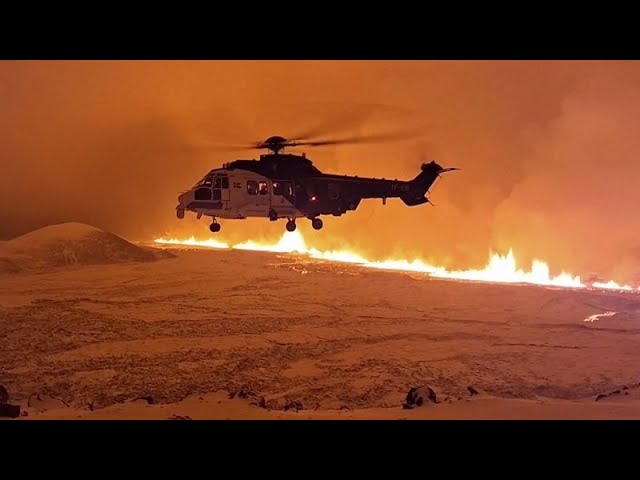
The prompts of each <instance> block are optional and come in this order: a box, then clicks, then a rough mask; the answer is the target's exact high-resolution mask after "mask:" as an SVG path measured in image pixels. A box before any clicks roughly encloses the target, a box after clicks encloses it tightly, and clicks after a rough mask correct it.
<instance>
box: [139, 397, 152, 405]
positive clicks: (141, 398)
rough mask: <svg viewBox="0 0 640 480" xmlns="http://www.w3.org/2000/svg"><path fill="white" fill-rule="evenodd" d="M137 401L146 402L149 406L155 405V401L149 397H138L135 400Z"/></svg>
mask: <svg viewBox="0 0 640 480" xmlns="http://www.w3.org/2000/svg"><path fill="white" fill-rule="evenodd" d="M137 400H143V401H145V402H147V403H148V404H149V405H153V404H154V403H155V401H154V400H153V397H152V396H151V395H147V396H146V397H138V398H136V401H137Z"/></svg>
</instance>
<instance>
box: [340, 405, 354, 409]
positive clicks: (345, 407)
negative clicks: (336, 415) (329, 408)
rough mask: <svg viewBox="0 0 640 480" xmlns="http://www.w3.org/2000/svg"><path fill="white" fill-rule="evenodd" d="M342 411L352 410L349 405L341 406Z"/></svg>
mask: <svg viewBox="0 0 640 480" xmlns="http://www.w3.org/2000/svg"><path fill="white" fill-rule="evenodd" d="M340 410H351V407H349V406H347V405H341V406H340Z"/></svg>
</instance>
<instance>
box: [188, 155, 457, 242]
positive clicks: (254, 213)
mask: <svg viewBox="0 0 640 480" xmlns="http://www.w3.org/2000/svg"><path fill="white" fill-rule="evenodd" d="M447 170H449V169H443V168H442V167H441V166H440V165H438V164H436V163H435V162H431V163H428V164H424V165H423V166H422V172H421V173H420V174H419V175H418V176H417V177H416V178H414V179H413V180H408V181H403V180H387V179H378V178H366V177H357V176H347V175H333V174H325V173H322V172H320V171H319V170H318V169H317V168H316V167H314V166H313V164H312V163H311V161H310V160H309V159H307V158H306V157H305V156H299V155H290V154H280V153H274V154H269V155H262V156H261V157H260V160H236V161H234V162H231V163H228V164H225V165H224V166H223V167H222V168H218V169H214V170H211V171H210V172H209V173H208V174H207V175H205V176H204V178H203V179H202V180H201V181H200V182H198V183H197V184H196V185H195V186H194V187H193V188H192V189H190V190H189V191H187V192H184V193H183V194H181V195H180V196H179V198H178V202H179V203H178V206H177V207H176V211H177V215H178V218H183V217H184V214H185V212H187V211H191V212H195V213H196V214H197V215H198V218H200V216H202V215H206V216H211V217H213V219H214V222H213V224H212V225H211V230H212V231H214V232H215V231H219V230H220V226H219V225H217V222H216V220H215V219H216V218H225V219H245V218H249V217H262V218H269V219H270V220H272V221H275V220H277V219H279V218H287V219H289V222H288V223H287V230H289V231H293V230H295V219H296V218H301V217H307V218H309V219H311V220H312V224H313V226H314V228H316V229H320V228H322V221H321V220H320V219H319V218H318V217H320V216H321V215H333V216H340V215H342V214H344V213H346V212H347V211H350V210H356V209H357V208H358V205H359V204H360V202H361V201H362V200H363V199H369V198H380V199H383V201H386V199H387V198H400V199H402V200H403V201H404V203H405V204H407V205H409V206H414V205H421V204H424V203H427V202H428V199H427V197H426V196H425V193H426V192H427V191H428V189H429V188H430V187H431V185H432V184H433V182H434V181H435V180H436V178H437V177H438V176H439V174H440V173H442V172H444V171H447ZM216 225H217V226H216Z"/></svg>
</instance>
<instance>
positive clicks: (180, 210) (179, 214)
mask: <svg viewBox="0 0 640 480" xmlns="http://www.w3.org/2000/svg"><path fill="white" fill-rule="evenodd" d="M176 216H177V217H178V218H179V219H180V220H182V219H183V218H184V209H183V208H178V209H177V210H176Z"/></svg>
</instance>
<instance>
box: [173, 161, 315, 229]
mask: <svg viewBox="0 0 640 480" xmlns="http://www.w3.org/2000/svg"><path fill="white" fill-rule="evenodd" d="M178 202H179V204H178V206H177V207H176V209H177V210H178V214H179V215H180V211H182V212H184V211H192V212H195V213H197V214H198V215H206V216H211V217H214V218H229V219H243V218H248V217H263V218H264V217H268V216H269V214H270V212H272V211H275V212H276V213H277V216H278V217H279V218H296V217H304V215H303V214H302V212H300V211H299V210H298V209H297V208H296V207H295V188H294V185H293V184H292V182H290V181H277V180H271V179H269V178H267V177H264V176H262V175H260V174H258V173H255V172H251V171H247V170H240V169H233V170H231V169H225V168H219V169H215V170H212V171H210V172H209V173H208V174H207V175H206V176H205V177H204V178H203V179H202V180H201V181H200V182H198V184H196V185H195V186H194V187H193V188H192V189H191V190H189V191H187V192H185V193H183V194H182V195H180V196H179V197H178Z"/></svg>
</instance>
